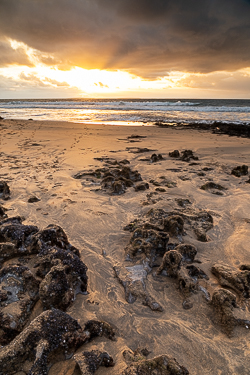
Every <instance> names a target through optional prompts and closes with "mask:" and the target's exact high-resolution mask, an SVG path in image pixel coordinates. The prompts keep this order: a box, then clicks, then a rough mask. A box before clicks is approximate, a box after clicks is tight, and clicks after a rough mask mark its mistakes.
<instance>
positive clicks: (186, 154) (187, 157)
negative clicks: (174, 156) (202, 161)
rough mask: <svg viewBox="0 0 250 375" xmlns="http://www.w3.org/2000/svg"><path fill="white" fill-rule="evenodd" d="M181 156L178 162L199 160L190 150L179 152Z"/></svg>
mask: <svg viewBox="0 0 250 375" xmlns="http://www.w3.org/2000/svg"><path fill="white" fill-rule="evenodd" d="M181 153H182V155H181V157H180V160H182V161H187V162H189V161H190V160H191V159H193V160H199V158H198V156H194V153H193V151H192V150H184V151H181Z"/></svg>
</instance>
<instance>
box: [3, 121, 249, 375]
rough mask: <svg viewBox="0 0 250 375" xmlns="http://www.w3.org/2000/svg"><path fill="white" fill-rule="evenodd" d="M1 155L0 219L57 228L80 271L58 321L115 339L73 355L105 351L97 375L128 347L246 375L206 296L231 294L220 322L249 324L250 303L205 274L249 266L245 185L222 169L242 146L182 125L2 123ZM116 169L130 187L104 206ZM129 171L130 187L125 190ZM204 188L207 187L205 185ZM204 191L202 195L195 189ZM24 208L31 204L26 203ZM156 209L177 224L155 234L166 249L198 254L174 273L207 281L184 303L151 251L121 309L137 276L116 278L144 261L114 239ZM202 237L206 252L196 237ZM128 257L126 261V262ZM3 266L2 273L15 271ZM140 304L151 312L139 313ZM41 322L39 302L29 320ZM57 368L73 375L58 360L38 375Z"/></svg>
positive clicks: (235, 337) (235, 343)
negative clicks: (104, 331)
mask: <svg viewBox="0 0 250 375" xmlns="http://www.w3.org/2000/svg"><path fill="white" fill-rule="evenodd" d="M217 125H218V124H217ZM217 127H219V126H217ZM219 129H220V127H219ZM211 130H214V129H211ZM220 131H222V130H221V129H220ZM0 144H1V151H0V164H1V169H0V180H1V181H6V182H7V183H8V185H9V187H10V199H9V200H6V201H4V200H2V199H1V198H0V204H1V205H2V206H3V207H5V208H6V209H7V211H6V214H7V215H8V217H14V216H22V217H24V218H25V221H24V224H25V225H28V224H29V225H36V226H37V227H38V228H39V229H43V228H46V226H48V225H49V224H53V225H59V226H60V227H62V228H63V230H64V231H65V233H66V234H67V236H68V238H69V241H70V243H71V244H72V245H73V246H74V247H76V248H77V249H79V251H80V258H81V260H82V262H84V263H85V264H86V266H87V267H88V271H87V276H88V287H87V290H88V295H84V294H77V295H76V299H75V300H74V302H73V303H72V304H71V305H70V306H69V307H68V308H67V310H66V312H67V313H68V314H69V315H70V316H71V317H72V318H74V319H76V320H77V321H78V323H79V324H80V325H81V326H82V327H83V326H84V324H85V323H86V321H87V320H91V319H97V320H100V321H106V322H108V323H109V324H111V325H112V326H113V327H115V329H116V332H117V335H116V336H117V341H116V342H113V341H110V340H108V339H107V338H105V337H98V338H97V339H96V340H95V341H90V342H89V343H87V344H85V345H84V346H83V347H82V348H80V351H82V350H84V351H86V350H87V351H91V350H97V349H98V350H102V351H107V352H108V353H109V354H110V355H111V356H112V357H113V358H114V362H115V366H114V367H110V368H109V369H105V368H104V367H102V368H100V369H99V370H98V374H100V375H104V374H107V373H108V374H110V375H117V374H121V373H122V371H124V369H125V368H126V366H127V364H126V363H125V361H124V358H123V354H122V353H123V351H124V350H132V351H135V350H136V349H137V348H138V347H141V348H147V350H148V351H149V352H150V354H149V358H153V357H156V356H160V355H169V356H172V357H174V358H176V360H177V362H178V363H179V364H181V365H183V366H184V367H185V368H187V369H188V371H189V372H190V374H193V375H200V374H201V373H202V374H211V373H214V374H215V373H218V372H219V371H221V373H225V374H226V373H228V374H238V373H240V374H241V375H247V374H248V371H249V366H248V358H249V350H250V347H249V332H248V331H249V329H247V328H246V326H244V325H243V326H240V325H237V324H235V326H234V327H233V329H232V331H231V332H230V335H228V334H227V332H225V331H223V327H221V324H220V323H219V321H218V314H217V312H216V311H217V310H216V309H215V308H213V304H212V302H211V301H212V296H213V295H214V293H215V291H216V290H220V289H223V288H224V289H227V290H230V291H231V292H233V294H234V295H235V296H236V300H237V304H238V306H239V308H238V309H235V308H233V307H232V309H231V310H230V311H232V314H233V316H234V317H236V319H241V320H244V319H245V320H247V319H249V318H250V314H249V298H246V297H244V296H242V295H241V293H240V291H239V290H238V291H236V289H233V288H232V287H226V286H225V285H222V284H223V281H222V278H219V277H217V276H216V272H215V271H214V272H212V269H213V266H214V265H215V264H218V263H219V264H222V265H227V266H228V267H230V269H233V270H236V271H237V272H240V266H242V265H247V264H249V239H250V238H249V225H250V224H249V223H250V216H249V212H250V203H249V202H250V199H249V195H250V193H249V189H250V183H249V182H248V180H249V175H248V174H245V175H242V176H240V177H236V176H235V175H232V174H231V172H232V170H233V168H235V167H237V166H242V165H247V164H248V162H249V160H250V158H249V157H250V147H249V146H250V140H249V139H248V138H246V137H241V138H237V137H229V136H228V135H226V134H216V133H213V132H210V131H203V129H200V128H197V127H196V128H187V127H186V125H185V126H184V127H182V128H179V127H172V126H171V127H165V126H164V127H158V126H155V127H151V126H149V127H147V126H136V127H133V126H118V125H116V126H113V125H100V124H98V125H95V126H93V125H90V124H82V123H69V122H60V121H36V120H33V121H29V120H1V121H0ZM174 150H179V152H180V155H183V154H182V153H181V152H182V151H184V150H192V151H193V155H194V157H195V158H196V157H198V160H196V159H193V158H191V159H190V160H189V161H184V160H182V159H181V158H180V157H178V156H177V157H170V156H169V152H173V151H174ZM153 154H156V156H157V155H158V156H159V155H161V156H162V159H161V158H158V159H151V157H152V155H153ZM125 160H126V161H128V162H129V164H124V165H126V166H127V167H129V168H130V169H131V173H130V175H129V178H130V179H131V181H132V183H131V185H130V186H127V185H126V184H125V185H123V184H120V185H119V184H117V185H116V186H117V189H120V190H117V191H118V193H115V194H114V191H112V190H110V185H109V184H108V183H107V182H105V181H103V180H104V178H105V176H104V175H103V173H111V172H112V171H113V168H114V167H116V168H117V169H122V164H121V162H122V161H123V162H124V161H125ZM116 162H117V163H118V164H116ZM249 167H250V166H249ZM97 170H98V171H99V172H100V175H99V174H98V173H97ZM104 170H105V171H104ZM103 171H104V172H103ZM135 171H137V172H138V173H139V174H140V177H141V180H133V179H134V174H133V173H132V172H135ZM80 172H81V173H82V174H79V173H80ZM76 176H78V177H79V176H80V177H79V178H78V177H76ZM137 176H138V175H137ZM122 177H123V178H124V179H125V177H124V176H122ZM126 178H127V177H126ZM120 181H121V180H120ZM123 181H124V180H123ZM101 182H102V184H101ZM209 182H210V183H211V182H214V183H215V184H216V185H217V187H211V184H210V185H206V184H207V183H209ZM140 184H144V188H145V190H143V187H141V188H140V189H139V188H138V190H136V189H135V187H136V186H138V185H140ZM146 184H148V188H147V186H146ZM204 185H206V186H207V187H206V188H204V189H201V187H202V186H204ZM209 186H210V187H209ZM218 186H221V187H222V188H223V189H220V188H218ZM122 189H123V190H122ZM115 192H116V191H115ZM33 196H36V197H37V198H38V200H37V201H36V202H33V203H29V202H28V200H29V198H31V197H33ZM157 209H158V210H163V211H164V212H163V215H166V217H164V218H163V219H164V220H165V219H166V218H168V215H169V216H171V215H172V216H173V215H177V216H178V215H179V216H181V218H182V220H183V225H184V228H182V230H180V232H178V231H177V232H176V233H175V232H171V231H169V229H166V233H167V234H168V236H169V241H168V243H169V244H175V245H176V244H178V245H180V244H188V245H192V246H194V247H195V248H196V249H197V254H196V256H195V258H194V259H193V260H194V261H193V262H187V263H186V262H185V261H183V264H182V266H181V267H180V270H181V271H183V272H184V271H185V272H186V270H187V268H186V267H187V266H190V265H192V266H196V267H199V268H200V269H202V271H203V272H204V273H205V274H206V275H207V277H208V278H199V277H198V278H196V279H197V280H196V283H195V282H194V281H192V282H194V284H195V285H196V286H197V288H196V286H195V287H194V290H191V292H190V293H189V294H188V296H186V294H185V293H186V290H185V288H184V292H185V293H184V292H183V291H181V289H180V287H179V284H178V280H181V277H182V275H181V274H180V273H177V276H176V277H168V276H166V275H165V274H164V272H163V273H162V274H159V275H156V270H157V269H158V268H159V266H160V264H161V262H162V258H163V254H162V252H160V251H159V253H157V256H156V257H155V258H154V259H153V258H152V264H149V267H151V270H149V271H145V272H146V274H145V273H143V275H145V277H144V279H143V283H144V284H145V290H144V291H143V293H144V292H145V293H146V294H143V293H142V294H140V295H136V294H135V295H134V294H133V293H134V292H133V293H132V292H131V290H128V291H127V292H128V293H132V296H134V297H133V298H132V299H131V302H132V301H133V299H135V300H134V302H133V303H129V302H128V301H127V300H126V293H125V290H124V280H128V278H131V277H132V278H133V277H135V278H136V277H137V280H138V281H140V280H142V279H141V278H140V277H141V276H140V277H139V276H138V274H132V276H131V274H126V272H127V271H128V270H127V269H126V267H127V268H129V267H130V268H129V269H130V271H131V269H132V267H133V266H135V265H137V266H139V267H141V265H142V260H145V259H144V255H143V254H144V253H143V252H142V253H140V254H136V256H135V257H134V258H133V255H131V254H133V251H134V249H133V246H134V245H133V238H132V237H131V236H132V232H129V231H126V230H124V227H126V226H128V225H129V223H131V222H133V221H134V220H137V223H142V227H140V228H142V229H143V230H146V229H145V226H143V225H144V224H145V221H147V220H148V217H149V216H147V214H148V213H149V211H150V210H153V211H152V212H158V211H157ZM200 213H204V216H202V219H201V220H200V219H199V218H198V219H197V217H199V214H200ZM205 213H206V214H205ZM170 214H171V215H170ZM209 215H210V216H211V217H212V226H211V225H210V224H211V221H209V220H210V216H209ZM204 217H206V218H208V222H209V223H210V224H209V225H208V226H207V227H204V225H203V224H204V222H205V223H207V222H206V220H205V219H204ZM154 219H155V218H154V217H152V221H151V224H152V227H153V228H157V226H158V227H159V226H160V228H161V229H162V223H159V222H158V221H157V220H156V219H155V221H154ZM161 219H162V218H161ZM203 219H204V220H203ZM164 220H163V222H164ZM199 220H200V221H199ZM180 222H181V220H180ZM197 223H198V224H197ZM197 225H198V226H197ZM199 225H200V226H199ZM166 227H167V226H166ZM197 228H198V229H197ZM204 228H205V229H204ZM208 228H209V229H208ZM201 229H202V230H203V232H202V234H203V235H204V233H205V236H206V237H205V238H206V239H207V241H205V242H204V241H201V240H200V239H201V237H200V239H199V237H197V233H198V232H199V231H198V230H201ZM153 230H156V231H157V229H153ZM164 230H165V229H164ZM163 232H164V231H163ZM157 233H158V232H157ZM199 233H200V232H199ZM157 238H158V237H157ZM131 246H132V249H131ZM164 246H165V245H164ZM130 250H131V251H132V252H129V251H130ZM168 250H170V247H169V249H168ZM128 254H130V258H131V256H132V258H131V259H130V260H129V261H128V260H127V261H126V256H127V255H128ZM8 262H9V263H8V264H13V262H16V259H10V260H9V261H8ZM147 262H148V261H147ZM114 267H115V269H114ZM140 269H141V268H140ZM126 270H127V271H126ZM133 270H134V269H133ZM33 271H34V269H32V272H33ZM236 271H235V272H236ZM124 272H125V273H124ZM131 272H132V271H131ZM242 272H243V271H242ZM185 275H186V274H185ZM187 277H188V276H187ZM192 280H193V279H192ZM190 282H191V281H190ZM198 287H199V288H198ZM234 288H236V286H235V285H234ZM204 290H205V292H204ZM206 293H207V294H206ZM148 295H149V296H150V297H151V298H152V300H151V302H152V301H153V302H152V304H151V303H150V302H149V303H148V304H147V303H145V301H146V302H147V301H148V300H147V296H148ZM135 297H136V298H135ZM144 298H146V299H144ZM186 300H188V302H189V304H186V305H185V304H184V306H186V307H189V308H183V303H184V302H185V301H186ZM154 302H155V303H158V304H159V305H160V306H161V307H162V311H161V310H157V309H156V311H155V310H153V309H152V307H153V308H154V307H155V306H156V305H154ZM150 305H151V307H150ZM42 310H43V309H42V305H41V302H38V303H37V304H36V306H35V308H34V310H33V313H32V316H31V317H30V320H31V319H34V318H35V317H37V316H38V315H39V314H40V313H41V312H42ZM224 328H225V327H224ZM0 354H1V350H0ZM67 366H68V369H69V371H71V372H69V373H70V375H71V374H72V375H75V374H77V371H76V370H74V366H75V365H74V359H73V357H72V358H71V359H70V360H69V361H65V360H63V359H60V361H59V362H57V363H55V364H53V366H52V367H51V368H50V370H49V372H48V374H49V375H55V374H57V375H61V374H64V373H65V371H66V370H65V369H66V368H67ZM72 369H73V370H72ZM22 375H23V374H22Z"/></svg>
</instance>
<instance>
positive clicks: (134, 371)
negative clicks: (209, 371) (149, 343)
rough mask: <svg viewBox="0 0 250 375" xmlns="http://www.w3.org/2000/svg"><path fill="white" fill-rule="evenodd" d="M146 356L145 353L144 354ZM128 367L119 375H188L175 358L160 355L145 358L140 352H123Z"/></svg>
mask: <svg viewBox="0 0 250 375" xmlns="http://www.w3.org/2000/svg"><path fill="white" fill-rule="evenodd" d="M146 354H147V353H146ZM123 356H124V359H125V360H126V362H127V364H128V367H127V368H126V369H125V370H124V371H123V372H122V374H121V375H188V374H189V372H188V370H187V369H186V368H185V367H184V366H181V365H180V364H179V363H178V362H177V361H176V359H175V358H173V357H171V356H168V355H161V356H158V357H155V358H152V359H146V358H145V352H143V351H142V350H140V351H135V352H134V353H133V352H132V351H130V350H126V351H124V352H123Z"/></svg>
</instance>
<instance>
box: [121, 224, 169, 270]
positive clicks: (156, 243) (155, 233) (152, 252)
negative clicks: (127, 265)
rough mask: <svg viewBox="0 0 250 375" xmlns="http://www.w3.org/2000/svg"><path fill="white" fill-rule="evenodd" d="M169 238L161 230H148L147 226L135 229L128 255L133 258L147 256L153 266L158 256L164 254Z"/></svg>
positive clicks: (127, 248)
mask: <svg viewBox="0 0 250 375" xmlns="http://www.w3.org/2000/svg"><path fill="white" fill-rule="evenodd" d="M168 240H169V236H168V234H167V233H165V232H163V231H161V230H155V229H150V228H149V229H147V226H146V227H145V226H142V227H141V228H137V229H135V231H134V232H133V233H132V236H131V239H130V243H129V245H128V246H127V247H126V248H125V251H126V254H127V255H128V256H129V257H130V258H133V257H135V256H136V255H139V254H145V255H146V257H147V258H148V259H149V263H150V265H152V263H153V261H154V259H155V256H156V254H157V253H158V254H164V252H165V249H166V244H167V243H168Z"/></svg>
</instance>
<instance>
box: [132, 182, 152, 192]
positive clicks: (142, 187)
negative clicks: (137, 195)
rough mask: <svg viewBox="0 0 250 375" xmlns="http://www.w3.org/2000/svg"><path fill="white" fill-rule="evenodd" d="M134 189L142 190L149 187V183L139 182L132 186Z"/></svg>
mask: <svg viewBox="0 0 250 375" xmlns="http://www.w3.org/2000/svg"><path fill="white" fill-rule="evenodd" d="M134 189H135V191H144V190H147V189H149V184H148V183H147V182H141V183H140V184H138V185H136V186H135V187H134Z"/></svg>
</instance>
